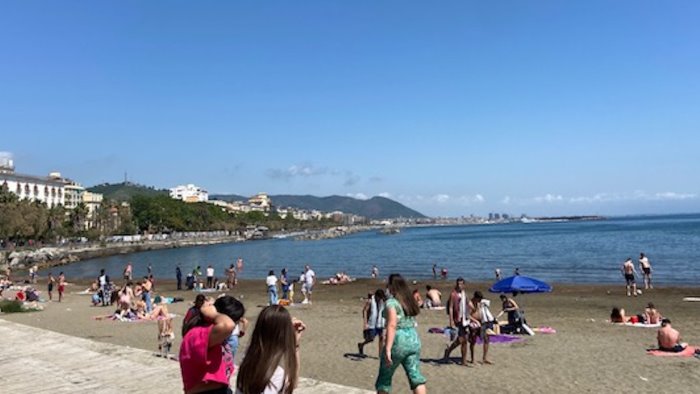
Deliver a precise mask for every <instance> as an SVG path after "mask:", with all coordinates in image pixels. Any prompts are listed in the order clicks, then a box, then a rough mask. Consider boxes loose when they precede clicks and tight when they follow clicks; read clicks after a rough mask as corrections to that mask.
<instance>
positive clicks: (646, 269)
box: [639, 253, 654, 290]
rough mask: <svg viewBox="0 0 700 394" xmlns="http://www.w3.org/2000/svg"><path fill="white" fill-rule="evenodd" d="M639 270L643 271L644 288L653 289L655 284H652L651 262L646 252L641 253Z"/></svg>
mask: <svg viewBox="0 0 700 394" xmlns="http://www.w3.org/2000/svg"><path fill="white" fill-rule="evenodd" d="M639 270H640V271H642V275H643V276H644V289H645V290H648V289H653V288H654V286H653V285H652V284H651V263H649V259H648V258H647V256H645V255H644V253H640V254H639Z"/></svg>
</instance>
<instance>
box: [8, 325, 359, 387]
mask: <svg viewBox="0 0 700 394" xmlns="http://www.w3.org/2000/svg"><path fill="white" fill-rule="evenodd" d="M154 341H155V338H154ZM0 348H1V349H3V351H2V352H0V391H1V392H3V393H96V392H99V393H115V394H116V393H119V394H124V393H136V392H144V393H149V394H155V393H164V394H165V393H181V392H182V383H181V380H180V367H179V364H178V363H177V362H175V361H173V360H166V359H163V358H160V357H156V356H155V355H154V353H153V352H149V351H146V350H142V349H135V348H130V347H126V346H117V345H112V344H108V343H102V342H96V341H91V340H87V339H82V338H77V337H72V336H68V335H64V334H59V333H56V332H53V331H47V330H42V329H38V328H34V327H29V326H25V325H22V324H17V323H12V322H8V321H6V320H3V319H1V318H0ZM233 384H235V383H233ZM295 392H298V393H301V394H317V393H318V394H320V393H338V394H340V393H343V394H365V393H371V392H370V391H366V390H361V389H357V388H353V387H346V386H340V385H337V384H332V383H327V382H321V381H316V380H312V379H305V378H301V379H300V382H299V386H298V388H297V390H295Z"/></svg>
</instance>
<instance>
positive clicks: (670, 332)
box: [656, 319, 688, 353]
mask: <svg viewBox="0 0 700 394" xmlns="http://www.w3.org/2000/svg"><path fill="white" fill-rule="evenodd" d="M656 338H657V340H658V341H659V350H663V351H666V352H674V353H678V352H682V351H683V350H685V348H686V347H687V346H688V344H687V343H681V334H680V333H679V332H678V330H676V329H674V328H673V327H671V320H669V319H663V320H661V328H659V331H658V333H657V335H656Z"/></svg>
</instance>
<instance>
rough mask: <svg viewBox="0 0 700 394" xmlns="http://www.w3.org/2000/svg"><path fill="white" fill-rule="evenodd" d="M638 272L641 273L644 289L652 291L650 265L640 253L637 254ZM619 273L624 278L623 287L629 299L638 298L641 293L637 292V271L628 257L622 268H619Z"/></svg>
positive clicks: (647, 259) (646, 258)
mask: <svg viewBox="0 0 700 394" xmlns="http://www.w3.org/2000/svg"><path fill="white" fill-rule="evenodd" d="M639 270H640V272H641V273H642V277H643V280H644V289H645V290H648V289H653V288H654V286H653V284H652V283H651V273H652V269H651V263H650V262H649V258H648V257H647V256H646V255H645V254H644V253H640V254H639ZM620 271H621V272H622V276H623V277H624V278H625V285H626V287H627V296H628V297H630V296H632V295H634V296H635V297H636V296H638V295H639V294H640V293H641V290H640V291H638V290H637V276H638V273H637V270H636V269H635V267H634V263H633V262H632V258H631V257H629V258H627V260H625V262H624V263H622V267H620Z"/></svg>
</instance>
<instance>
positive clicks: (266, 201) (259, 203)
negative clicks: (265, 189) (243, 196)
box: [248, 193, 272, 212]
mask: <svg viewBox="0 0 700 394" xmlns="http://www.w3.org/2000/svg"><path fill="white" fill-rule="evenodd" d="M248 205H250V209H251V211H262V212H268V211H269V210H270V208H271V207H272V200H271V199H270V197H269V196H268V195H267V193H258V194H256V195H254V196H253V197H251V198H249V199H248Z"/></svg>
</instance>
